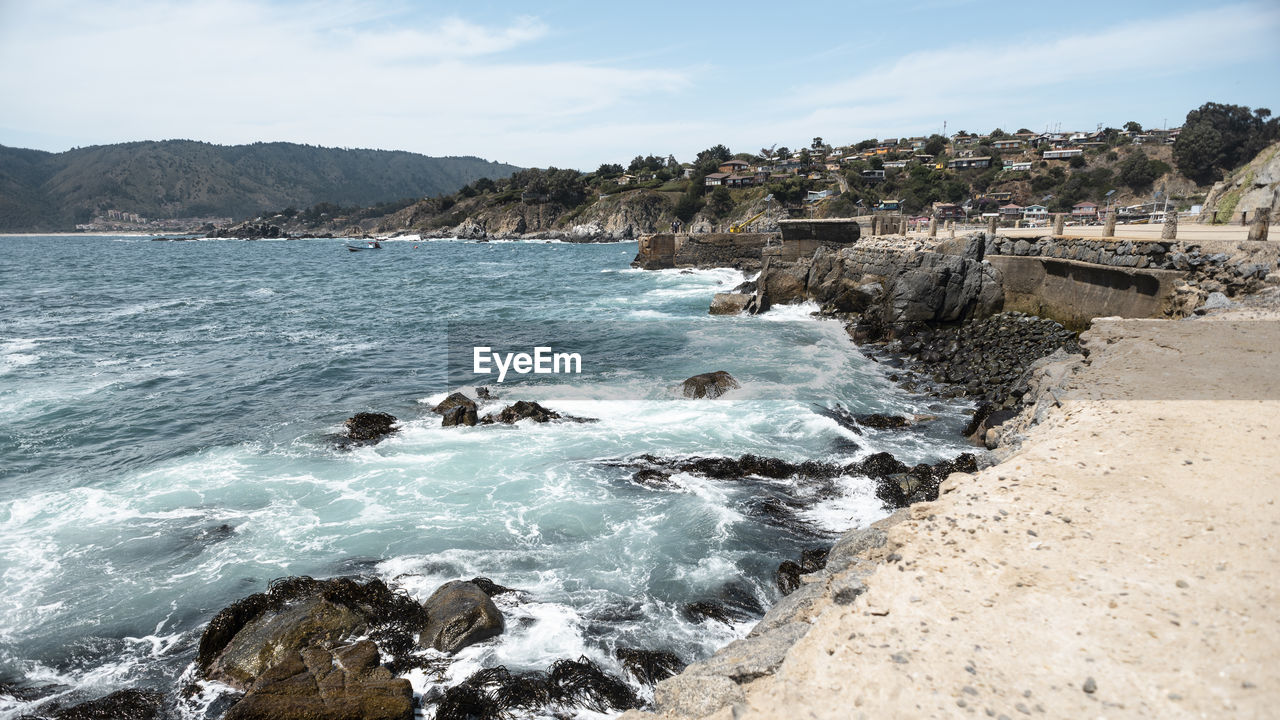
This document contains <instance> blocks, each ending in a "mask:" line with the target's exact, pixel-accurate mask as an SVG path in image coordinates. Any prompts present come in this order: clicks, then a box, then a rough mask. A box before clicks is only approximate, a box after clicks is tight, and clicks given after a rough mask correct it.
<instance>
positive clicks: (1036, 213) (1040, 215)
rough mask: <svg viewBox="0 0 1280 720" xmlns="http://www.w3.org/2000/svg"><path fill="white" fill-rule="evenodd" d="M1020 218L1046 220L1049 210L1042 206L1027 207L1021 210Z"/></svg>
mask: <svg viewBox="0 0 1280 720" xmlns="http://www.w3.org/2000/svg"><path fill="white" fill-rule="evenodd" d="M1022 217H1024V218H1026V219H1027V220H1048V219H1049V208H1047V207H1045V206H1044V205H1028V206H1026V207H1024V208H1022Z"/></svg>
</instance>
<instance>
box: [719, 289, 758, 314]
mask: <svg viewBox="0 0 1280 720" xmlns="http://www.w3.org/2000/svg"><path fill="white" fill-rule="evenodd" d="M751 298H752V296H751V295H746V294H743V293H716V294H715V297H713V298H711V314H712V315H738V314H740V313H741V312H742V311H743V310H745V309H746V308H747V303H749V302H751Z"/></svg>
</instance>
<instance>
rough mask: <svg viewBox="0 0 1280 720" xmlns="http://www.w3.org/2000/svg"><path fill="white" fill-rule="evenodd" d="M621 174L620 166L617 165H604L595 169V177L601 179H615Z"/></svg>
mask: <svg viewBox="0 0 1280 720" xmlns="http://www.w3.org/2000/svg"><path fill="white" fill-rule="evenodd" d="M621 174H622V166H621V165H619V164H618V163H604V164H602V165H601V166H600V167H598V168H596V177H599V178H602V179H606V180H607V179H610V178H616V177H618V176H619V175H621Z"/></svg>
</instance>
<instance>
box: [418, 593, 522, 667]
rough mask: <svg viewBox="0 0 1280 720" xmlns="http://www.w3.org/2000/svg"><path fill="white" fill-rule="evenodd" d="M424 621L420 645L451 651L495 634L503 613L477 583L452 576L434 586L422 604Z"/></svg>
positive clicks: (500, 625)
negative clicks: (425, 619) (439, 584)
mask: <svg viewBox="0 0 1280 720" xmlns="http://www.w3.org/2000/svg"><path fill="white" fill-rule="evenodd" d="M425 608H426V612H427V624H426V626H425V627H424V628H423V630H422V635H421V636H420V637H419V639H418V645H419V646H421V647H432V648H435V649H436V650H439V651H440V652H446V653H449V654H453V653H456V652H458V651H459V650H461V649H462V648H464V647H467V646H468V645H474V644H476V643H478V642H481V641H483V640H488V639H489V638H492V637H497V636H498V635H501V634H502V631H503V629H504V627H505V625H504V622H503V618H502V613H501V612H500V611H499V610H498V606H497V605H494V604H493V600H491V599H489V595H488V593H486V592H485V591H484V590H483V589H481V588H480V586H478V585H476V584H475V583H471V582H464V581H461V580H455V581H453V582H448V583H445V584H444V585H441V586H440V587H439V588H437V589H436V591H435V592H434V593H432V594H431V597H430V598H428V599H427V602H426V604H425Z"/></svg>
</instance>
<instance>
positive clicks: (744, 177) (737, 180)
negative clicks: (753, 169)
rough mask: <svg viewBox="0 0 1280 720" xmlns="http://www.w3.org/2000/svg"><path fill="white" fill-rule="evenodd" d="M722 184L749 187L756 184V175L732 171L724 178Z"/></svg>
mask: <svg viewBox="0 0 1280 720" xmlns="http://www.w3.org/2000/svg"><path fill="white" fill-rule="evenodd" d="M724 184H725V185H728V186H729V187H751V186H752V185H755V184H756V176H755V174H754V173H734V174H732V175H730V176H729V177H727V178H725V179H724Z"/></svg>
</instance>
